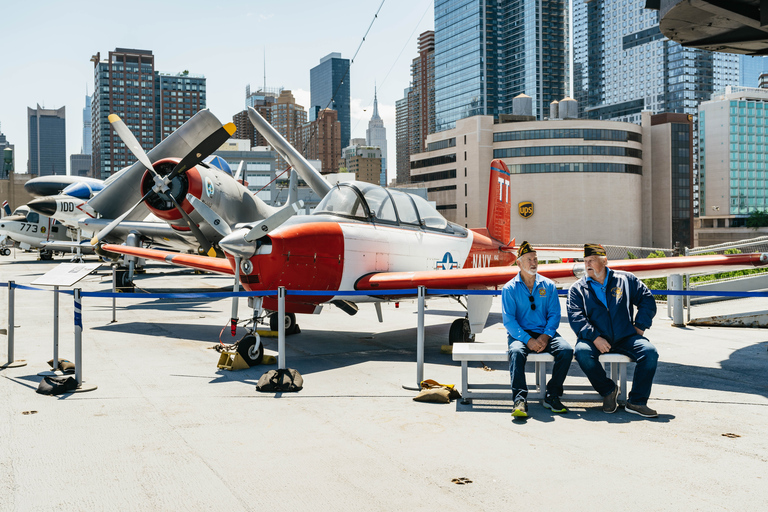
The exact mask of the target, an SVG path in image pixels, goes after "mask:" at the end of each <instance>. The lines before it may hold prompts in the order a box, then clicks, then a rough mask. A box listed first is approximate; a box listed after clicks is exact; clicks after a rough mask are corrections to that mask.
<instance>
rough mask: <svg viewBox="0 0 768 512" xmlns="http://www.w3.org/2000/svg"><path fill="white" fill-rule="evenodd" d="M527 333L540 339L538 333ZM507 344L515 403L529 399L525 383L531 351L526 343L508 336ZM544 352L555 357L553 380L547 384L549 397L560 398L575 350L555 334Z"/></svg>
mask: <svg viewBox="0 0 768 512" xmlns="http://www.w3.org/2000/svg"><path fill="white" fill-rule="evenodd" d="M526 332H528V334H529V335H530V336H531V338H537V337H539V334H538V333H534V332H529V331H526ZM526 341H528V340H526ZM507 342H508V343H509V376H510V379H511V381H512V395H513V396H514V399H515V401H517V400H519V399H523V400H525V399H526V398H527V397H528V384H526V382H525V362H526V361H527V360H528V354H530V353H531V349H529V348H528V345H526V344H525V343H524V342H522V341H519V340H515V339H513V338H512V337H511V336H509V335H507ZM543 351H544V352H549V353H550V354H552V355H553V356H554V357H555V364H554V367H553V368H552V378H551V379H549V382H548V383H547V395H553V396H560V395H562V394H563V382H564V381H565V376H566V375H568V368H570V366H571V361H572V360H573V349H572V348H571V345H570V344H569V343H568V342H567V341H565V340H564V339H563V338H562V336H560V335H559V334H558V333H555V335H554V337H552V339H550V340H549V343H548V344H547V347H546V348H545V349H544V350H543Z"/></svg>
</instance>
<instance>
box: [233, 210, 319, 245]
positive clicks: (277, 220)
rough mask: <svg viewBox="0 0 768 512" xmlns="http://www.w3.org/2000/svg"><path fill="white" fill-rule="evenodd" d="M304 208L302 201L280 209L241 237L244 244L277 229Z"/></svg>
mask: <svg viewBox="0 0 768 512" xmlns="http://www.w3.org/2000/svg"><path fill="white" fill-rule="evenodd" d="M303 206H304V201H298V202H296V203H293V204H291V205H288V206H286V207H285V208H281V209H280V210H278V211H277V212H275V213H273V214H272V215H270V216H269V217H267V218H266V219H264V220H263V221H261V222H259V223H258V224H256V225H255V226H254V227H253V228H252V229H251V230H250V231H249V232H248V233H246V234H245V236H244V237H243V238H244V239H245V241H246V242H253V241H255V240H258V239H259V238H261V237H263V236H264V235H266V234H268V233H269V232H270V231H273V230H274V229H276V228H278V227H279V226H281V225H282V224H283V222H285V221H287V220H288V219H290V218H291V217H293V216H294V215H296V214H297V213H299V210H300V209H301V208H302V207H303Z"/></svg>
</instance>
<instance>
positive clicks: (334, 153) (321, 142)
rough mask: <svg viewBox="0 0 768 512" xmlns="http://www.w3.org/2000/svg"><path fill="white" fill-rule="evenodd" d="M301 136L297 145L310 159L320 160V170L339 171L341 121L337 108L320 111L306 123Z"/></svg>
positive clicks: (324, 172) (325, 171)
mask: <svg viewBox="0 0 768 512" xmlns="http://www.w3.org/2000/svg"><path fill="white" fill-rule="evenodd" d="M302 113H304V111H303V109H302ZM300 137H301V139H300V141H299V144H298V145H297V146H296V147H298V148H299V151H300V152H301V153H302V155H304V157H305V158H307V159H308V160H320V165H321V171H320V172H322V173H323V174H327V173H333V172H338V169H339V158H340V157H341V143H340V141H341V123H340V122H339V120H338V114H337V112H336V111H335V110H331V109H329V108H326V109H323V110H321V111H320V112H319V113H318V116H317V119H315V120H314V121H310V122H309V123H304V124H303V126H301V135H300Z"/></svg>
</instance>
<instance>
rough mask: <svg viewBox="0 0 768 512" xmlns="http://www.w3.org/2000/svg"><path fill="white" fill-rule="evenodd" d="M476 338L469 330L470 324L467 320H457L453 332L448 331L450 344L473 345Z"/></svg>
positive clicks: (452, 327)
mask: <svg viewBox="0 0 768 512" xmlns="http://www.w3.org/2000/svg"><path fill="white" fill-rule="evenodd" d="M473 341H475V337H474V336H473V335H472V333H471V332H470V329H469V322H468V321H467V319H466V318H457V319H456V320H454V321H453V323H452V324H451V330H450V331H448V343H450V344H451V345H453V344H454V343H472V342H473Z"/></svg>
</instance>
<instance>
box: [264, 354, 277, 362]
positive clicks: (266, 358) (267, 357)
mask: <svg viewBox="0 0 768 512" xmlns="http://www.w3.org/2000/svg"><path fill="white" fill-rule="evenodd" d="M275 363H277V358H276V357H275V356H270V355H267V354H264V357H263V358H262V360H261V364H275Z"/></svg>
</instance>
